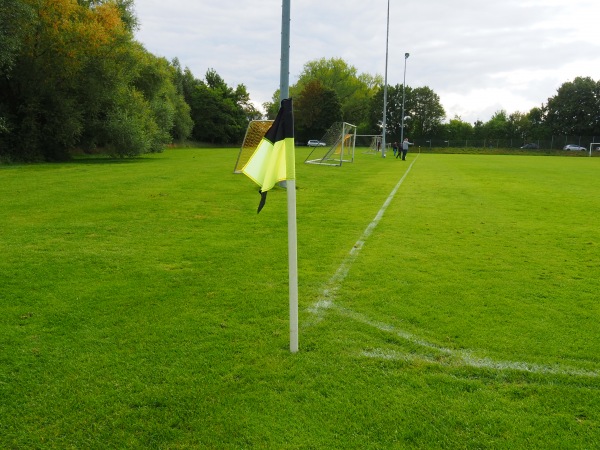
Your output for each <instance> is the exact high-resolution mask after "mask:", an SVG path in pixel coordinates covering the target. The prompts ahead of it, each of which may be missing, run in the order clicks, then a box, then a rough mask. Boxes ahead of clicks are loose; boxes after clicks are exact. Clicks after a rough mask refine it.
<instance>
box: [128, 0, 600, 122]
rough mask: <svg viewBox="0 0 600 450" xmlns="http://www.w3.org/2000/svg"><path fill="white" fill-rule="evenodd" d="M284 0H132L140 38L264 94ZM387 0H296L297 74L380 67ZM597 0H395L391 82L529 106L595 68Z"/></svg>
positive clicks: (451, 100)
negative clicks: (331, 66)
mask: <svg viewBox="0 0 600 450" xmlns="http://www.w3.org/2000/svg"><path fill="white" fill-rule="evenodd" d="M281 3H282V2H281V0H135V10H136V14H137V17H138V19H139V24H140V28H139V30H138V31H137V33H136V38H137V40H138V41H140V42H141V43H142V44H143V45H144V46H145V47H146V49H147V50H148V51H150V52H151V53H153V54H155V55H157V56H164V57H166V58H168V59H169V60H171V59H172V58H174V57H177V58H179V61H180V63H181V65H182V66H183V67H188V68H189V69H190V70H191V71H192V73H193V74H194V76H195V77H196V78H199V79H204V76H205V74H206V71H207V69H209V68H212V69H215V70H216V72H217V73H218V74H219V75H220V76H221V77H222V78H223V79H224V80H225V82H226V83H227V84H228V85H229V86H231V87H233V88H235V87H236V86H237V85H238V84H244V85H245V86H246V88H247V90H248V92H249V94H250V97H251V99H252V101H253V102H254V103H256V104H257V105H260V104H262V103H263V102H265V101H270V100H271V98H272V95H273V92H274V91H275V90H276V89H278V87H279V64H280V63H279V61H280V44H281ZM386 17H387V0H371V1H365V0H345V1H343V2H342V1H336V0H291V19H292V20H291V52H290V84H294V83H296V81H297V80H298V76H299V74H300V73H301V71H302V69H303V66H304V64H305V63H307V62H308V61H313V60H316V59H320V58H323V57H325V58H332V57H336V58H342V59H344V60H345V61H346V62H347V63H348V64H349V65H351V66H354V67H356V69H357V70H358V72H359V73H369V74H371V75H376V74H379V75H382V76H383V75H384V74H385V49H386V45H385V41H386ZM599 23H600V1H598V0H503V1H490V0H404V1H399V0H391V1H390V34H389V62H388V84H390V85H396V84H402V81H403V73H404V53H406V52H408V53H410V57H409V58H408V60H407V66H406V84H407V86H410V87H412V88H416V87H422V86H428V87H430V88H431V89H433V90H434V91H435V92H436V93H437V94H438V95H439V96H440V99H441V102H442V105H443V106H444V108H445V110H446V114H447V118H448V119H451V118H453V117H454V116H455V115H459V116H460V117H461V118H462V119H463V120H465V121H467V122H471V123H472V122H474V121H476V120H478V119H479V120H482V121H484V122H485V121H487V120H489V118H490V117H491V116H492V114H493V113H494V112H496V111H498V110H500V109H504V110H506V111H507V112H508V113H509V114H510V113H512V112H515V111H521V112H528V111H529V110H530V109H531V108H533V107H536V106H541V104H542V103H546V101H547V99H548V97H552V96H554V95H555V94H556V90H557V89H558V87H560V85H561V84H562V83H564V82H566V81H572V80H573V79H574V78H575V77H577V76H584V77H585V76H589V77H592V78H593V79H594V80H599V79H600V32H599V28H598V27H599Z"/></svg>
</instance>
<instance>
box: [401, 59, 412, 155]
mask: <svg viewBox="0 0 600 450" xmlns="http://www.w3.org/2000/svg"><path fill="white" fill-rule="evenodd" d="M409 56H410V53H405V54H404V81H403V82H402V126H401V127H400V145H404V90H405V88H406V60H407V59H408V57H409Z"/></svg>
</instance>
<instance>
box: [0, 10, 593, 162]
mask: <svg viewBox="0 0 600 450" xmlns="http://www.w3.org/2000/svg"><path fill="white" fill-rule="evenodd" d="M133 2H134V0H2V2H1V3H0V160H5V161H37V160H49V161H52V160H64V159H67V158H69V157H70V155H71V154H72V153H73V152H74V151H80V152H86V153H94V152H102V153H107V154H110V155H113V156H120V157H128V156H136V155H140V154H144V153H150V152H159V151H162V150H163V149H164V148H165V146H166V145H168V144H170V143H173V142H178V141H184V140H188V139H189V140H193V141H198V142H206V143H212V144H215V145H224V144H239V143H240V142H241V140H242V139H243V136H244V133H245V130H246V127H247V125H248V122H249V121H250V120H253V119H260V118H262V117H263V113H262V112H261V111H259V110H257V109H256V108H255V107H254V106H253V104H252V102H251V100H250V95H249V93H248V91H247V89H246V87H245V86H244V85H243V84H240V85H238V86H236V87H230V86H229V85H228V84H227V83H226V82H225V80H223V78H222V77H220V76H219V74H218V73H217V72H216V71H214V70H213V69H209V70H208V71H207V72H206V74H205V76H204V78H203V79H198V78H196V77H195V76H194V74H192V72H191V71H190V70H189V69H188V68H185V69H184V68H182V67H181V65H180V63H179V61H178V60H177V59H174V60H172V61H167V60H166V59H165V58H161V57H157V56H155V55H153V54H151V53H150V52H148V51H147V50H146V49H145V48H144V47H143V45H141V44H140V43H139V42H137V41H136V40H135V39H134V31H135V29H136V27H137V26H138V21H137V18H136V17H135V14H134V12H133ZM383 84H384V83H383V79H382V77H381V76H380V75H371V74H366V73H359V72H358V71H357V69H356V68H355V67H353V66H351V65H349V64H347V63H346V62H345V61H344V60H342V59H339V58H330V59H325V58H322V59H319V60H315V61H310V62H307V63H306V64H305V65H304V68H303V70H302V73H301V74H300V76H299V78H298V81H297V82H296V84H294V85H293V86H290V93H291V95H292V97H294V108H295V111H294V114H295V120H296V139H297V140H298V141H299V142H306V141H308V140H309V139H319V138H320V137H321V136H323V135H324V134H325V132H326V131H327V129H328V128H329V127H330V126H331V124H332V123H334V122H337V121H346V122H349V123H352V124H355V125H357V126H358V132H359V133H360V134H380V133H381V130H382V116H383V113H382V111H383V96H384V86H383ZM403 92H404V98H405V114H404V116H405V120H404V126H405V130H404V132H405V135H407V136H410V137H411V138H414V139H418V138H430V139H431V138H432V137H435V138H438V139H447V140H450V139H451V140H468V139H492V138H496V139H507V138H510V139H513V138H515V139H521V140H523V141H524V142H525V141H528V140H534V139H536V138H538V139H539V138H542V137H547V136H548V135H567V134H569V135H577V134H578V135H595V136H600V129H599V119H600V82H599V81H594V80H592V79H591V78H581V77H580V78H576V79H575V80H574V81H572V82H567V83H564V84H563V85H562V86H561V87H560V88H559V89H558V92H557V94H556V95H555V96H554V97H551V98H549V99H548V102H547V103H546V104H545V105H541V106H540V107H539V108H533V109H532V110H531V111H529V112H527V113H521V112H515V113H512V114H507V113H506V111H498V112H496V114H494V116H493V117H492V118H491V119H490V120H489V121H487V122H485V123H484V122H481V121H477V122H475V123H474V124H470V123H467V122H464V121H462V120H461V118H460V117H454V118H452V119H450V120H449V121H447V122H445V121H446V112H445V111H444V108H443V106H442V105H441V102H440V98H439V96H438V95H437V94H436V93H435V92H434V91H433V90H432V89H431V88H429V87H428V86H422V87H411V86H402V85H400V84H398V85H395V86H388V87H387V111H386V122H387V126H386V128H387V132H388V135H389V139H393V138H395V137H398V138H399V136H400V129H401V126H402V117H401V116H402V106H401V105H402V96H403ZM278 97H279V92H278V91H275V93H274V94H273V100H272V101H271V102H267V103H265V104H264V105H263V106H264V108H265V111H266V116H267V117H268V118H274V116H275V115H276V113H277V109H278V106H279V101H278Z"/></svg>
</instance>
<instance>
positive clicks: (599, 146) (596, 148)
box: [590, 142, 600, 156]
mask: <svg viewBox="0 0 600 450" xmlns="http://www.w3.org/2000/svg"><path fill="white" fill-rule="evenodd" d="M594 154H596V155H600V142H592V143H591V144H590V156H593V155H594Z"/></svg>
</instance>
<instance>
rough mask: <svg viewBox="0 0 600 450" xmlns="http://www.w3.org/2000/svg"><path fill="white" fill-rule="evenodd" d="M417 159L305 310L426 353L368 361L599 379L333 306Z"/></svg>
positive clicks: (375, 354) (379, 354) (388, 354)
mask: <svg viewBox="0 0 600 450" xmlns="http://www.w3.org/2000/svg"><path fill="white" fill-rule="evenodd" d="M418 157H419V156H418V155H417V157H416V158H415V159H414V160H413V161H412V163H411V164H410V166H408V168H407V169H406V172H405V173H404V175H403V176H402V178H400V181H398V183H397V184H396V186H394V189H392V192H390V195H388V197H387V199H386V200H385V202H384V203H383V206H382V207H381V208H380V209H379V211H378V212H377V215H376V216H375V218H374V219H373V221H372V222H371V223H370V224H369V225H368V226H367V228H366V229H365V231H364V232H363V234H362V236H361V237H360V239H359V240H358V241H356V244H354V247H352V249H351V250H350V252H349V253H348V256H346V258H345V259H344V260H343V261H342V264H340V267H339V268H338V269H337V270H336V272H335V273H334V274H333V276H332V277H331V278H330V279H329V281H327V283H326V284H325V286H324V288H323V291H322V292H321V295H320V296H319V298H318V300H317V301H316V303H315V304H314V305H312V306H311V307H309V308H308V310H309V311H310V312H311V313H313V314H315V315H316V316H317V321H320V320H322V318H323V314H324V311H326V310H335V311H336V312H337V313H339V314H341V315H342V316H344V317H348V318H350V319H352V320H355V321H357V322H360V323H363V324H365V325H369V326H371V327H373V328H376V329H378V330H380V331H384V332H388V333H392V334H394V335H396V336H398V337H400V338H402V339H404V340H406V341H407V342H409V343H411V344H413V345H417V346H419V347H422V348H423V349H425V350H426V351H427V353H428V354H420V355H419V354H415V353H401V352H396V351H390V350H388V351H384V350H379V349H378V350H373V351H364V352H362V355H363V356H365V357H369V358H380V359H388V360H402V361H409V362H414V361H422V362H426V363H431V364H439V365H444V366H455V367H458V366H470V367H477V368H484V369H493V370H518V371H522V372H530V373H537V374H554V375H577V376H585V377H598V376H600V373H599V372H598V371H590V370H583V369H577V368H572V367H566V366H557V365H554V366H544V365H540V364H530V363H526V362H519V361H494V360H492V359H490V358H480V357H477V356H474V355H473V353H472V352H471V351H470V350H455V349H451V348H447V347H442V346H439V345H436V344H433V343H431V342H427V341H425V340H423V339H421V338H418V337H417V336H415V335H413V334H411V333H408V332H406V331H403V330H400V329H397V328H395V327H394V326H393V325H389V324H385V323H382V322H376V321H373V320H371V319H369V318H368V317H366V316H364V315H362V314H359V313H357V312H354V311H352V310H350V309H347V308H344V307H341V306H338V305H336V304H335V303H334V300H335V298H336V296H337V292H338V290H339V288H340V286H341V285H342V283H343V282H344V280H345V279H346V277H347V276H348V272H349V271H350V267H351V266H352V263H354V261H356V258H358V255H359V253H360V250H361V249H362V248H363V245H364V244H365V241H366V240H367V239H368V238H369V236H371V234H372V233H373V230H374V229H375V227H376V226H377V225H378V224H379V222H380V221H381V219H382V217H383V215H384V213H385V211H386V210H387V208H388V206H389V205H390V203H391V202H392V200H393V199H394V196H395V195H396V193H397V192H398V189H399V188H400V186H401V185H402V183H403V182H404V180H405V179H406V177H407V176H408V173H409V172H410V170H411V169H412V166H413V164H414V163H415V162H416V160H417V158H418Z"/></svg>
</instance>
